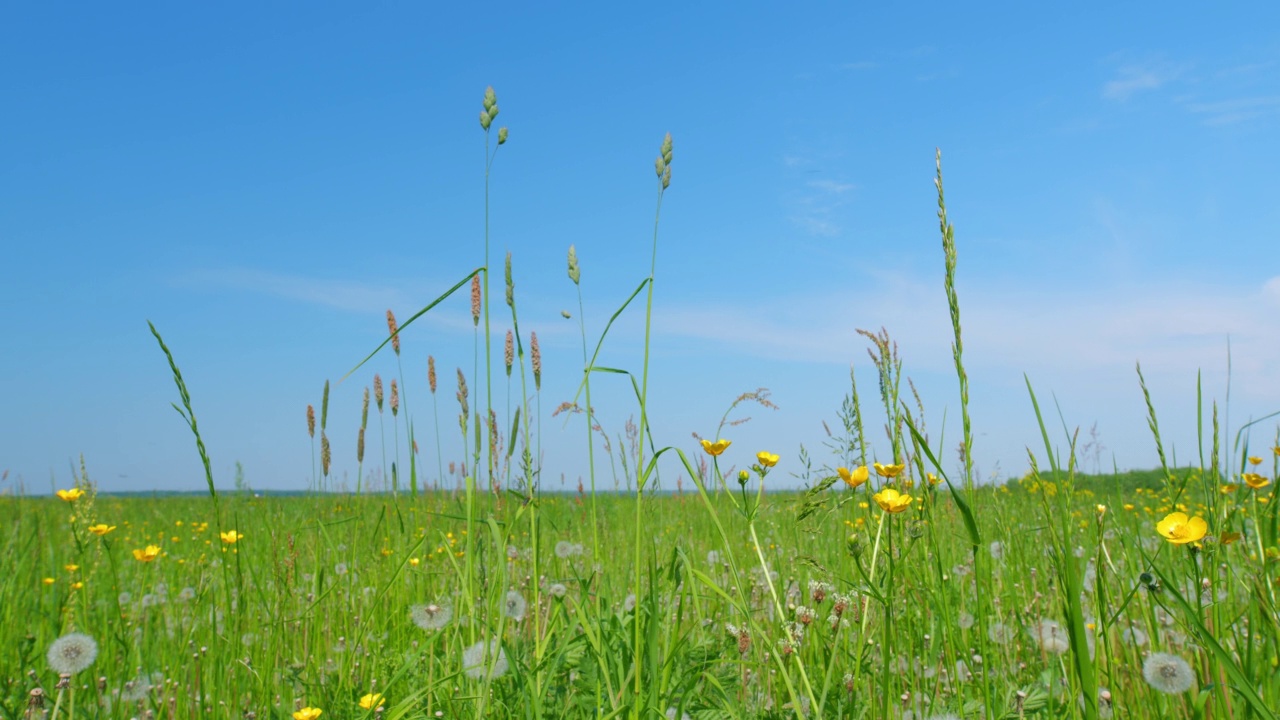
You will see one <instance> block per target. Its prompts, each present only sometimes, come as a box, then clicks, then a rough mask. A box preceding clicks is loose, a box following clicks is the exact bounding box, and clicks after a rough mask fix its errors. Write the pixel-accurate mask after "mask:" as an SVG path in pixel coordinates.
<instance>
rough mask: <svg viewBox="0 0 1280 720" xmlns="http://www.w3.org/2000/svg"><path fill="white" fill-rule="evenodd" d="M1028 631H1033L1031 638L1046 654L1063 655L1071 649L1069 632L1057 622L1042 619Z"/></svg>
mask: <svg viewBox="0 0 1280 720" xmlns="http://www.w3.org/2000/svg"><path fill="white" fill-rule="evenodd" d="M1028 629H1029V630H1030V631H1031V637H1032V638H1033V639H1034V640H1035V641H1036V643H1037V644H1038V645H1040V649H1041V650H1043V651H1044V652H1047V653H1053V654H1054V655H1061V654H1062V653H1065V652H1066V651H1067V649H1068V648H1069V647H1070V643H1069V642H1068V641H1067V631H1066V630H1064V629H1063V627H1062V626H1061V625H1059V624H1058V621H1057V620H1049V619H1045V618H1042V619H1041V620H1040V621H1039V622H1037V623H1035V624H1034V625H1032V626H1031V627H1030V628H1028Z"/></svg>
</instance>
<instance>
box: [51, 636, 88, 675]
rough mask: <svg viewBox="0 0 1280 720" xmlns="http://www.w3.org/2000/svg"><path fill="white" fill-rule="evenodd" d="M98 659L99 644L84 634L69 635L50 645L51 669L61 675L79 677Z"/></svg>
mask: <svg viewBox="0 0 1280 720" xmlns="http://www.w3.org/2000/svg"><path fill="white" fill-rule="evenodd" d="M97 658H98V643H97V642H95V641H94V639H93V638H91V637H89V636H88V635H85V634H84V633H78V632H77V633H68V634H66V635H63V636H62V637H60V638H58V639H57V640H54V641H53V643H52V644H51V645H49V653H48V655H46V659H48V661H49V668H50V669H52V670H53V671H54V672H56V673H58V674H59V675H79V674H80V673H82V672H84V671H85V670H87V669H88V668H89V666H90V665H92V664H93V661H94V660H96V659H97Z"/></svg>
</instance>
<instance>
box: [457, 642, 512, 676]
mask: <svg viewBox="0 0 1280 720" xmlns="http://www.w3.org/2000/svg"><path fill="white" fill-rule="evenodd" d="M486 647H487V650H488V652H486ZM490 665H492V668H491V667H490ZM507 667H508V663H507V654H506V652H505V651H504V650H503V649H502V646H501V645H499V644H498V641H497V640H490V641H489V642H488V643H487V646H486V643H485V641H483V640H481V641H480V642H478V643H476V644H475V645H472V646H471V647H469V648H467V649H466V650H464V651H463V652H462V671H463V672H464V673H466V674H467V677H469V678H472V679H475V680H481V679H489V680H494V679H496V678H500V677H502V676H503V675H505V674H506V673H507Z"/></svg>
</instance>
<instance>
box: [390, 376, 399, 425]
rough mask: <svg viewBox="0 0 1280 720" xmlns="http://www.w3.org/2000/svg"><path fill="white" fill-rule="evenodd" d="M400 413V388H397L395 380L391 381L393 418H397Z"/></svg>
mask: <svg viewBox="0 0 1280 720" xmlns="http://www.w3.org/2000/svg"><path fill="white" fill-rule="evenodd" d="M399 413H400V388H399V387H397V386H396V381H395V379H394V378H392V380H391V416H392V417H395V416H396V415H398V414H399Z"/></svg>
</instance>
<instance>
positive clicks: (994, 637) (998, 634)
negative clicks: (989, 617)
mask: <svg viewBox="0 0 1280 720" xmlns="http://www.w3.org/2000/svg"><path fill="white" fill-rule="evenodd" d="M1013 635H1014V633H1013V631H1012V630H1010V629H1009V626H1007V625H1005V624H1004V623H998V622H994V623H991V624H990V625H988V626H987V638H988V639H990V640H991V642H993V643H995V644H997V645H1008V644H1009V643H1010V642H1011V641H1012V640H1013Z"/></svg>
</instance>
